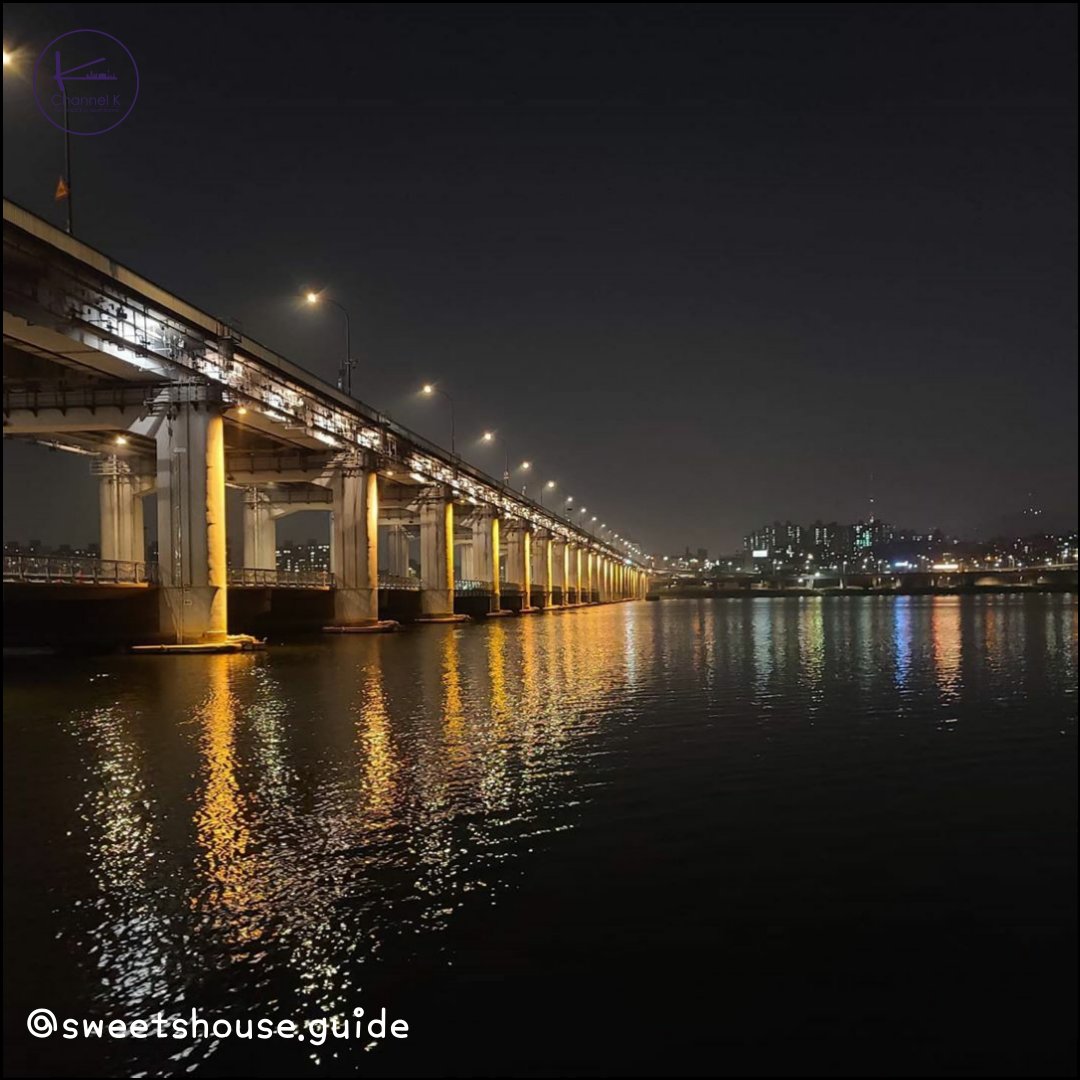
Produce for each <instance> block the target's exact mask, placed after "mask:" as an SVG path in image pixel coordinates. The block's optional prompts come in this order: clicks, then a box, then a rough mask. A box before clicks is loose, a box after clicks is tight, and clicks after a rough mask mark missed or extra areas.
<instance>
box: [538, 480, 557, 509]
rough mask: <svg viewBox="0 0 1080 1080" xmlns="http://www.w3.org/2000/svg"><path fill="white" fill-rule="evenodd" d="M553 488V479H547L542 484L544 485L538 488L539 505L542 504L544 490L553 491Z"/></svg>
mask: <svg viewBox="0 0 1080 1080" xmlns="http://www.w3.org/2000/svg"><path fill="white" fill-rule="evenodd" d="M554 490H555V481H554V480H549V481H548V482H547V483H546V484H544V486H543V487H542V488H541V489H540V505H541V506H543V505H544V492H545V491H554Z"/></svg>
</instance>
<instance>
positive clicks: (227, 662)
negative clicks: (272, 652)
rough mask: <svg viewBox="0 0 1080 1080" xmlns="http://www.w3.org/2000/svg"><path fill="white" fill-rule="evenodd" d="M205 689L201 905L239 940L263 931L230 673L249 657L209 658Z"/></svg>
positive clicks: (199, 813)
mask: <svg viewBox="0 0 1080 1080" xmlns="http://www.w3.org/2000/svg"><path fill="white" fill-rule="evenodd" d="M207 661H208V663H207V666H206V671H205V677H206V680H207V683H208V691H207V695H206V699H205V701H204V702H203V703H202V704H201V705H200V706H199V708H198V713H197V715H198V719H199V722H200V726H201V743H202V756H203V768H204V777H205V779H204V783H203V789H202V794H201V798H200V799H199V801H198V803H197V807H196V811H195V829H196V837H197V843H198V845H199V847H200V848H201V849H202V851H203V854H204V858H205V861H206V879H207V884H208V886H209V892H208V894H206V895H204V896H203V897H202V898H201V901H200V902H201V903H202V904H204V905H206V906H207V907H209V908H210V909H212V910H214V911H216V912H217V913H218V914H219V915H220V918H221V922H222V924H223V925H229V926H231V927H232V928H233V929H234V931H235V933H236V937H237V939H238V940H240V941H250V940H254V939H257V938H258V937H259V936H260V935H261V933H262V926H261V922H260V919H259V918H258V912H259V909H260V908H261V906H262V903H263V901H264V900H265V894H264V892H263V886H264V881H263V875H262V873H261V871H260V868H259V866H258V863H257V862H256V860H254V859H253V858H252V855H251V848H252V836H251V828H250V826H249V824H248V821H247V817H248V806H247V799H246V798H245V796H244V793H243V792H242V791H241V788H240V783H239V781H238V779H237V766H238V759H237V749H236V738H237V730H236V729H237V713H238V704H237V701H236V698H235V696H234V694H233V690H232V687H231V685H230V676H231V675H232V674H233V673H234V672H235V671H236V670H238V669H240V670H243V669H245V668H248V667H249V666H250V663H251V661H250V659H249V658H247V657H236V656H229V655H216V656H209V657H207Z"/></svg>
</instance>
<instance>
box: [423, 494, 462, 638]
mask: <svg viewBox="0 0 1080 1080" xmlns="http://www.w3.org/2000/svg"><path fill="white" fill-rule="evenodd" d="M420 611H421V617H422V618H425V619H432V620H439V619H445V620H451V619H453V618H454V503H453V501H452V500H451V498H450V497H449V495H448V494H447V493H446V492H445V491H444V490H443V489H441V488H436V489H434V490H432V491H431V492H430V493H429V494H428V495H427V496H426V497H425V498H424V499H423V500H422V501H421V503H420Z"/></svg>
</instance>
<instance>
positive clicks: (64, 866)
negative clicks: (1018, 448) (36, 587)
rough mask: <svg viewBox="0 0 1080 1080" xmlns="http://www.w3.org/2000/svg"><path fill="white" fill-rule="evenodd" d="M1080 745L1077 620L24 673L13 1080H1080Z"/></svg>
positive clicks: (441, 645) (676, 608)
mask: <svg viewBox="0 0 1080 1080" xmlns="http://www.w3.org/2000/svg"><path fill="white" fill-rule="evenodd" d="M1076 736H1077V603H1076V597H1075V596H1053V595H1030V596H1017V595H1010V596H981V597H895V598H894V597H834V598H823V599H810V598H801V599H747V600H741V599H740V600H702V601H664V602H661V603H651V604H650V603H636V604H622V605H615V606H610V607H602V608H590V609H581V610H577V611H571V612H567V613H563V614H558V615H540V616H533V617H525V618H517V619H499V620H491V621H490V622H489V623H488V624H477V625H468V626H460V627H455V626H426V627H416V628H412V629H409V630H407V631H404V632H402V633H398V634H394V635H385V636H360V637H351V638H350V637H345V636H341V637H339V636H334V637H326V638H319V639H313V640H309V641H302V642H292V643H285V644H278V645H275V646H274V647H273V648H271V649H270V650H269V651H268V652H266V653H264V654H258V655H242V656H205V657H195V656H188V657H167V656H156V657H144V656H140V657H132V656H111V657H105V658H88V657H84V658H70V657H66V658H55V657H19V658H9V659H8V660H7V661H6V663H5V710H4V803H5V875H4V879H5V884H4V888H5V908H4V911H5V916H4V925H5V984H6V986H5V1032H6V1040H5V1058H6V1064H7V1069H6V1071H7V1072H8V1073H11V1072H13V1071H14V1072H19V1073H24V1074H25V1073H30V1074H35V1075H57V1074H61V1075H66V1074H82V1075H87V1074H94V1073H98V1074H100V1073H113V1074H121V1075H129V1074H138V1073H143V1074H149V1075H158V1074H182V1073H188V1072H191V1071H195V1072H196V1073H201V1074H204V1075H220V1074H222V1073H225V1074H227V1073H233V1072H235V1073H245V1074H251V1073H255V1074H259V1075H295V1074H297V1073H299V1074H311V1075H354V1074H357V1073H359V1074H362V1075H388V1074H390V1075H395V1074H396V1075H416V1074H425V1075H475V1074H477V1073H481V1074H488V1075H494V1074H500V1073H513V1074H526V1075H550V1074H553V1073H554V1074H560V1073H561V1074H580V1073H593V1074H617V1073H637V1074H648V1073H655V1072H661V1073H684V1074H685V1073H699V1074H718V1073H719V1074H732V1075H736V1074H745V1073H757V1074H776V1073H788V1074H790V1073H796V1074H804V1075H806V1074H811V1075H813V1074H822V1075H824V1074H862V1073H866V1072H869V1073H872V1074H877V1075H900V1074H903V1073H905V1072H908V1071H911V1070H915V1071H922V1072H930V1073H934V1074H940V1073H942V1072H951V1073H965V1072H966V1073H980V1074H988V1073H990V1074H993V1073H996V1074H999V1075H1000V1074H1013V1075H1015V1074H1018V1073H1019V1074H1024V1073H1027V1074H1036V1073H1040V1072H1051V1073H1063V1074H1064V1073H1068V1072H1070V1071H1071V1069H1072V1068H1073V1064H1074V1061H1073V1057H1072V1054H1073V1040H1074V1037H1075V1011H1076V996H1075V985H1076V984H1075V974H1076V972H1075V956H1076V934H1075V902H1076V872H1075V846H1076V809H1077V807H1076V760H1077V756H1076ZM36 1008H48V1009H49V1010H51V1011H52V1012H53V1013H54V1014H55V1016H56V1017H57V1018H58V1022H63V1021H64V1020H65V1019H72V1020H77V1021H78V1022H79V1023H80V1024H81V1022H82V1020H84V1019H91V1020H92V1019H95V1018H103V1019H105V1020H112V1019H120V1020H124V1021H128V1022H130V1021H132V1020H136V1019H140V1018H150V1017H153V1016H154V1014H158V1013H161V1014H163V1017H164V1019H165V1020H168V1021H170V1022H171V1020H173V1019H176V1018H182V1017H190V1014H191V1010H192V1009H197V1010H198V1015H199V1016H201V1017H204V1018H206V1019H207V1020H210V1021H212V1020H217V1019H221V1020H228V1021H230V1022H235V1021H243V1020H245V1019H255V1020H257V1019H261V1018H265V1019H268V1020H270V1021H273V1022H275V1023H277V1022H278V1021H280V1020H282V1019H291V1020H294V1021H297V1022H303V1021H305V1020H308V1019H312V1018H316V1019H317V1018H325V1019H327V1020H329V1019H330V1018H336V1019H337V1021H338V1026H337V1029H336V1030H337V1031H338V1032H341V1031H343V1030H344V1028H343V1027H342V1026H341V1025H342V1023H343V1022H344V1020H345V1019H348V1020H349V1024H350V1025H352V1026H350V1027H349V1029H348V1030H349V1034H348V1037H338V1035H336V1034H330V1035H328V1037H327V1038H326V1039H325V1041H324V1042H322V1045H313V1042H312V1039H315V1041H316V1042H317V1041H318V1037H317V1030H316V1033H315V1034H313V1035H311V1036H310V1037H308V1038H306V1039H305V1040H304V1041H303V1042H301V1041H300V1040H298V1039H288V1038H281V1037H277V1036H275V1037H274V1038H272V1039H267V1040H258V1039H241V1038H236V1037H234V1036H231V1035H230V1036H227V1037H220V1038H214V1037H210V1038H199V1039H197V1040H191V1039H187V1038H185V1039H175V1038H157V1037H151V1038H146V1039H137V1040H136V1039H130V1038H127V1039H111V1040H110V1039H108V1038H93V1037H91V1038H79V1039H72V1040H67V1039H62V1038H61V1037H60V1035H59V1034H54V1035H53V1036H52V1037H51V1038H32V1037H31V1036H30V1035H29V1034H28V1032H27V1028H26V1019H27V1014H28V1013H29V1012H30V1011H31V1010H33V1009H36ZM358 1008H363V1009H364V1010H365V1012H364V1016H361V1017H360V1018H359V1019H357V1018H356V1016H355V1013H354V1010H356V1009H358ZM383 1008H385V1009H386V1010H387V1020H388V1021H390V1020H392V1019H396V1018H400V1019H403V1020H404V1021H406V1022H407V1024H408V1037H407V1038H405V1039H400V1038H393V1037H392V1036H390V1035H389V1032H387V1037H385V1038H380V1037H378V1034H379V1033H378V1029H377V1028H376V1029H375V1031H374V1032H372V1030H371V1029H368V1028H365V1029H362V1030H361V1032H360V1035H359V1037H357V1035H356V1031H355V1026H356V1025H357V1024H358V1023H359V1024H363V1023H364V1021H365V1017H366V1018H367V1019H370V1018H372V1017H377V1016H380V1015H381V1010H382V1009H383ZM162 1022H164V1020H163V1021H162ZM387 1026H388V1027H389V1023H388V1025H387ZM153 1030H154V1029H153V1028H151V1031H153ZM166 1030H168V1029H166ZM399 1030H400V1028H399ZM330 1031H331V1032H333V1031H334V1028H331V1029H330Z"/></svg>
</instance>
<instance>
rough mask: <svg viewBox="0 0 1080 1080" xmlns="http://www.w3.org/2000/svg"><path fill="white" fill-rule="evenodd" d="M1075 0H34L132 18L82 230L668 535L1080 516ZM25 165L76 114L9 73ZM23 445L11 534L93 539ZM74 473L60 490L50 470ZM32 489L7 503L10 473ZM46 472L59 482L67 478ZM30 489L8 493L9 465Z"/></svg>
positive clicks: (78, 17)
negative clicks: (124, 105) (320, 291)
mask: <svg viewBox="0 0 1080 1080" xmlns="http://www.w3.org/2000/svg"><path fill="white" fill-rule="evenodd" d="M1075 21H1076V9H1075V6H1074V5H1071V4H1057V5H1052V4H1047V5H1040V4H1024V5H1008V4H1004V5H998V4H994V5H977V4H958V5H923V4H916V5H882V4H865V5H815V4H799V5H791V6H789V5H771V4H762V5H738V4H734V5H731V4H727V5H715V6H713V5H702V6H698V5H677V4H666V5H662V6H659V5H657V6H654V5H626V6H620V5H605V6H592V5H550V6H544V5H482V6H476V7H474V6H471V5H452V4H442V5H438V6H435V7H428V6H425V5H408V4H398V5H394V6H382V5H362V6H355V5H354V6H350V7H345V6H337V5H317V4H309V5H306V6H292V5H287V4H271V5H244V4H226V5H209V4H206V5H204V4H196V5H170V4H157V5H146V6H142V5H123V6H121V5H109V4H104V5H94V6H92V7H87V6H86V5H63V4H54V5H29V4H9V5H6V6H5V10H4V39H5V47H7V48H9V49H10V48H11V47H12V46H16V47H18V48H19V49H20V52H21V54H22V55H24V56H27V57H29V59H30V63H31V64H32V61H33V59H34V58H36V56H37V54H38V53H39V52H40V50H41V48H42V47H43V46H44V45H45V44H46V43H47V42H48V41H49V40H50V39H51V38H52V37H54V36H56V35H57V34H59V33H62V32H63V31H65V30H70V29H76V28H80V27H84V26H89V27H93V28H95V29H102V30H106V31H108V32H110V33H112V34H114V35H115V36H117V37H119V38H120V39H121V40H122V41H123V42H124V44H126V45H127V46H128V48H129V49H130V50H131V52H132V53H133V54H134V56H135V58H136V60H137V62H138V64H139V68H140V75H141V80H142V82H141V92H140V96H139V100H138V103H137V105H136V107H135V110H134V112H133V113H132V115H131V116H130V117H129V118H128V119H127V120H126V121H125V122H124V123H123V124H121V125H120V126H119V127H118V128H117V129H116V130H115V131H113V132H110V133H108V134H106V135H102V136H99V137H97V138H89V139H87V138H84V139H79V140H76V146H75V155H76V156H75V162H74V169H73V173H74V191H75V196H76V203H75V206H76V214H77V221H76V233H77V235H78V236H79V237H80V238H82V239H84V240H86V241H87V242H88V243H90V244H92V245H94V246H96V247H99V248H101V249H103V250H104V251H106V252H108V253H109V254H111V255H113V256H114V257H115V258H116V259H118V260H119V261H121V262H123V263H126V264H127V265H129V266H131V267H132V268H133V269H135V270H136V271H138V272H140V273H142V274H144V275H146V276H148V277H150V278H152V279H155V280H157V281H159V282H160V283H161V284H163V285H164V286H166V287H168V288H169V289H171V290H172V291H174V292H176V293H178V294H179V295H181V296H183V297H185V298H187V299H189V300H191V301H192V302H194V303H196V304H198V305H199V306H201V307H203V308H205V309H207V310H209V311H211V312H213V313H214V314H217V315H219V316H221V317H223V318H226V319H230V320H238V321H239V323H240V324H241V325H242V328H243V330H244V332H245V333H247V334H248V335H249V336H251V337H254V338H256V339H257V340H260V341H262V342H264V343H265V344H267V345H268V346H270V347H272V348H274V349H276V350H278V351H280V352H282V353H284V354H285V355H286V356H288V357H290V358H291V359H293V360H295V361H296V362H298V363H300V364H302V365H304V366H305V367H308V368H309V369H311V370H312V371H314V372H317V373H318V374H320V375H322V376H323V377H324V378H327V379H331V380H332V379H333V378H334V374H335V371H336V366H337V362H338V359H339V356H340V352H341V349H342V346H341V338H342V329H341V323H340V320H339V317H338V315H337V313H336V312H335V311H333V310H322V311H319V312H315V311H311V310H305V309H302V308H300V306H299V305H298V303H297V300H296V297H297V295H298V293H299V291H300V290H301V289H303V288H306V287H312V286H314V287H319V288H321V287H327V288H329V290H330V293H331V295H333V296H334V297H335V298H336V299H338V300H339V301H340V302H341V303H343V304H345V305H346V306H347V307H349V309H350V310H351V311H352V312H353V322H354V325H353V338H354V345H353V348H354V352H355V354H356V355H357V356H358V357H359V358H360V364H361V366H360V368H359V371H358V374H357V379H356V383H355V387H356V391H357V394H358V396H359V397H361V398H362V399H363V400H366V401H368V402H370V403H371V404H373V405H375V406H376V407H378V408H380V409H382V410H384V411H387V412H389V413H391V414H392V415H393V416H394V417H395V419H397V420H399V421H401V422H403V423H405V424H406V425H408V426H410V427H413V428H415V429H416V430H418V431H420V432H421V433H423V434H424V435H427V436H428V437H430V438H433V439H436V440H437V441H439V442H441V443H443V444H444V445H445V444H446V443H447V441H448V422H447V415H446V410H445V408H444V407H443V403H442V402H441V401H438V400H436V401H432V400H430V399H422V398H419V397H418V396H417V394H416V390H417V388H418V386H419V385H420V384H421V383H422V382H424V381H427V380H438V381H439V382H440V385H442V386H444V387H445V388H446V389H447V390H448V391H449V392H451V393H452V394H453V395H454V397H455V398H456V400H457V403H458V422H457V427H458V443H459V449H461V450H462V451H463V452H464V453H465V455H466V456H467V457H469V458H470V459H471V460H473V461H474V462H475V463H476V464H478V465H480V466H481V467H483V468H486V469H487V470H488V471H489V472H491V473H493V474H498V473H500V472H501V470H502V464H503V458H502V451H501V450H497V449H496V450H492V449H487V448H482V447H478V446H476V445H475V440H476V439H477V438H478V436H479V434H480V433H481V431H483V430H484V429H485V428H494V429H497V430H498V432H499V433H500V435H502V436H505V437H506V438H507V439H508V440H509V442H508V445H509V447H510V450H511V454H512V456H513V457H514V458H517V459H520V458H529V459H531V460H532V461H533V462H534V463H535V466H536V473H535V476H536V479H537V480H543V479H555V480H556V481H557V482H558V484H559V488H560V490H561V491H562V492H563V493H564V494H565V493H569V494H572V495H574V496H575V501H576V502H578V503H584V504H585V505H587V506H589V507H590V512H591V511H592V510H593V509H595V510H596V511H597V512H598V513H599V514H600V515H601V517H602V519H603V520H605V521H607V522H608V523H609V524H612V525H613V526H614V527H615V528H616V529H618V530H619V531H621V532H623V533H629V534H630V535H632V536H633V537H634V538H635V539H636V540H638V541H639V542H641V543H642V544H643V545H644V546H646V547H647V548H648V549H650V550H655V551H672V550H681V549H682V548H683V547H684V546H685V545H687V544H689V545H690V546H691V547H693V548H697V547H698V546H703V547H707V548H709V549H710V551H711V552H721V551H728V550H733V549H735V548H736V547H738V546H739V545H740V543H741V537H742V535H743V534H744V533H745V532H746V531H748V530H749V529H750V528H752V527H754V526H756V525H758V524H760V523H762V522H764V521H767V520H772V519H774V518H789V517H790V518H792V519H794V520H798V521H802V522H804V523H806V522H809V521H811V520H813V519H814V518H816V517H819V516H820V517H823V518H824V519H826V520H830V519H839V520H848V521H851V520H855V519H857V518H860V517H865V516H866V515H867V514H868V513H869V500H870V498H871V496H873V497H874V499H875V503H874V506H875V508H876V510H877V512H878V515H879V516H881V517H884V518H885V519H887V520H889V521H893V522H895V523H897V524H900V525H905V526H913V527H914V526H919V527H932V526H940V527H942V528H945V529H946V530H949V531H953V532H960V533H967V534H970V533H974V532H976V531H979V530H985V529H987V528H991V527H992V526H993V525H994V523H995V522H996V521H997V520H998V519H1000V517H1001V515H1003V514H1008V513H1012V512H1015V511H1018V510H1020V509H1022V508H1023V507H1025V506H1027V505H1029V503H1031V502H1032V501H1034V502H1035V503H1036V504H1038V505H1040V506H1042V507H1043V508H1045V510H1046V511H1047V512H1048V517H1047V520H1048V521H1050V522H1051V523H1054V522H1056V523H1060V524H1061V525H1062V526H1066V525H1067V526H1072V525H1075V521H1076V512H1077V366H1076V340H1075V300H1076V246H1075V241H1076V215H1075V185H1074V175H1075V174H1074V169H1075V152H1076V145H1075V127H1076V110H1075V88H1076V66H1075V44H1076V25H1075ZM4 125H5V132H4V193H5V195H6V196H7V197H9V198H12V199H14V200H16V201H17V202H19V203H21V204H23V205H24V206H26V207H28V208H29V209H31V210H34V211H36V212H38V213H41V214H43V215H45V216H47V217H49V218H50V219H51V220H53V221H54V222H56V223H57V224H62V214H61V212H60V211H59V210H58V209H57V207H56V205H55V204H54V202H53V198H52V196H53V189H54V187H55V185H56V180H57V177H58V175H59V174H60V172H61V171H62V166H63V140H62V137H61V136H60V134H59V132H57V131H55V130H54V129H53V128H51V127H50V126H49V125H48V124H47V123H46V122H45V120H44V119H43V118H42V117H41V116H40V114H39V113H38V112H37V110H36V108H35V107H34V104H33V101H32V98H31V96H30V93H29V90H28V85H27V83H26V82H25V81H24V80H23V81H21V80H20V79H19V78H18V77H17V76H16V77H14V78H13V77H12V76H11V74H9V72H8V71H5V77H4ZM59 457H60V456H59V455H56V454H49V453H48V452H46V451H43V450H41V449H38V448H33V449H27V448H24V447H21V446H17V445H14V444H13V443H12V442H11V441H6V442H5V444H4V475H5V480H6V481H7V485H6V494H5V503H4V510H5V537H6V538H17V539H23V540H25V539H29V538H30V537H31V536H38V537H41V538H42V539H44V540H45V541H46V542H47V543H49V542H53V543H56V542H61V541H65V540H66V541H71V542H73V543H81V542H85V541H86V540H88V539H93V538H95V536H96V491H95V488H94V486H93V483H92V481H91V479H90V477H89V475H88V471H87V467H86V461H85V459H80V458H68V459H66V460H63V461H62V460H59ZM46 477H48V478H50V479H55V481H56V483H55V484H53V485H52V486H51V490H50V489H49V487H47V486H44V485H43V481H44V480H45V478H46ZM18 479H21V480H22V483H20V484H19V490H18V492H17V493H16V492H14V491H13V485H12V481H13V480H18ZM57 491H62V492H63V497H62V498H57V497H56V494H57ZM9 493H10V494H9Z"/></svg>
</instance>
